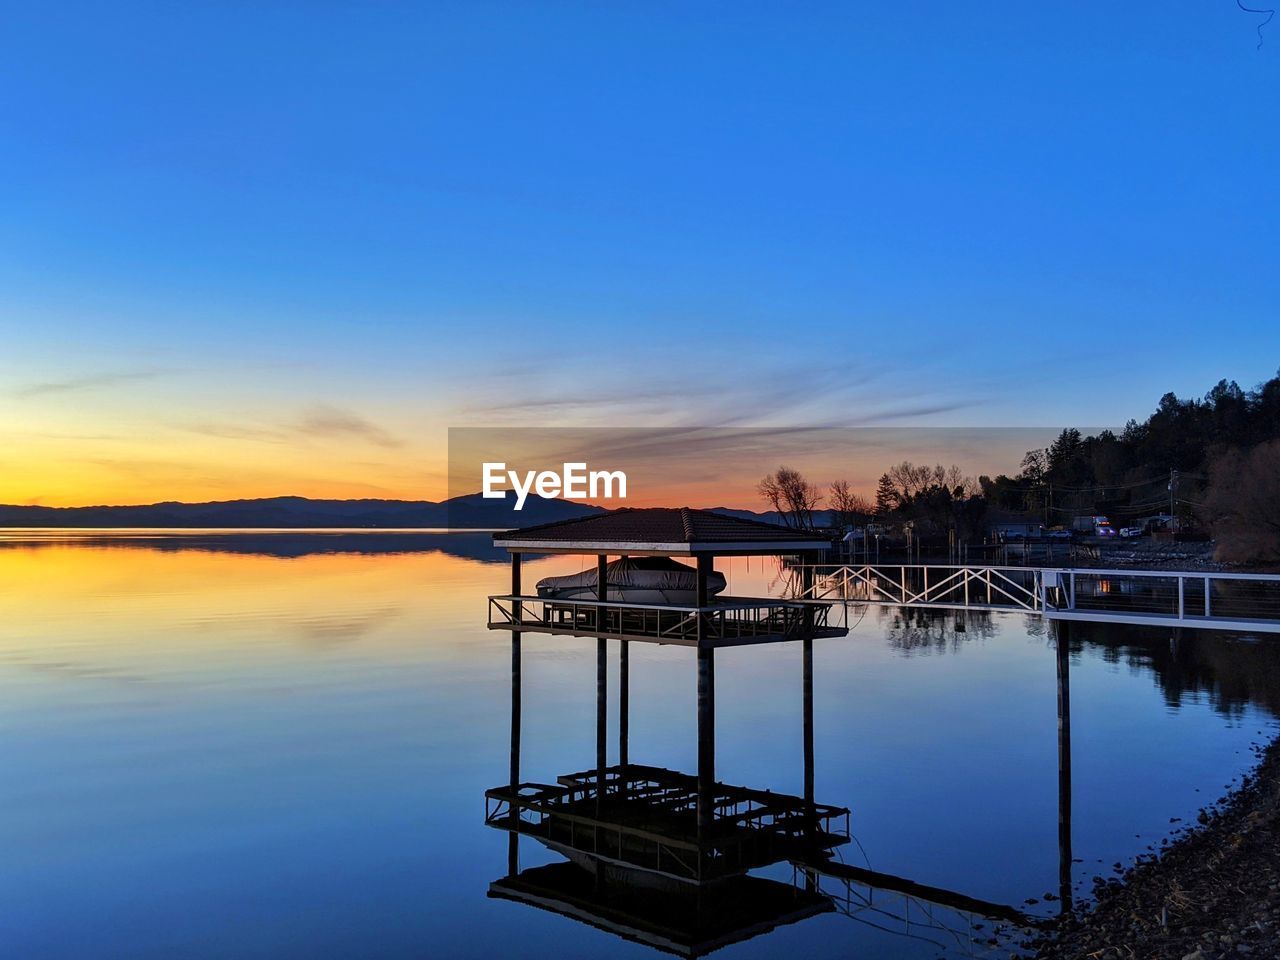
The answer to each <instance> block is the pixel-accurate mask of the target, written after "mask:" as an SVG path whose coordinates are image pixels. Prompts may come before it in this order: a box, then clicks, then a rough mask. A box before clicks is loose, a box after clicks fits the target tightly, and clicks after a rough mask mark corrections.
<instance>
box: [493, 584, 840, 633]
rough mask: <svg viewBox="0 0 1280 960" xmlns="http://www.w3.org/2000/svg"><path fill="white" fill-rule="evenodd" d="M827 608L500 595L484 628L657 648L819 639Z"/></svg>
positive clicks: (762, 600)
mask: <svg viewBox="0 0 1280 960" xmlns="http://www.w3.org/2000/svg"><path fill="white" fill-rule="evenodd" d="M827 608H828V605H827V604H817V605H815V604H812V603H803V602H799V601H797V600H782V599H776V598H770V597H728V598H724V599H722V600H718V601H716V602H715V603H710V604H707V605H706V606H703V607H698V606H686V605H681V604H665V603H631V602H627V601H617V600H608V601H602V600H558V599H548V598H544V597H537V596H517V595H505V596H493V597H489V628H490V629H491V630H520V631H529V632H533V633H563V634H571V635H574V636H605V637H624V638H636V639H642V640H651V641H654V642H658V643H682V644H694V643H697V642H699V640H701V641H702V642H706V643H734V642H751V641H755V640H761V639H764V638H770V639H800V638H802V637H804V636H806V635H812V634H814V633H815V632H816V633H819V634H820V633H823V632H825V631H827V630H828V625H827ZM699 621H701V624H699ZM839 632H841V633H843V630H840V631H839Z"/></svg>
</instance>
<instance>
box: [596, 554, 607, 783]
mask: <svg viewBox="0 0 1280 960" xmlns="http://www.w3.org/2000/svg"><path fill="white" fill-rule="evenodd" d="M608 565H609V558H608V557H607V556H605V555H604V554H601V555H600V556H599V557H598V558H597V560H596V576H597V578H598V580H597V582H596V599H598V600H601V601H604V600H608V599H609V582H608V573H607V567H608ZM606 609H607V608H605V607H597V608H596V627H597V629H599V630H601V631H603V630H604V625H605V624H604V620H605V611H606ZM608 710H609V646H608V641H607V640H605V638H604V637H597V638H596V779H597V780H598V784H597V793H598V795H603V793H604V768H605V766H606V764H607V762H608V749H607V743H606V740H607V738H608V733H609V713H608Z"/></svg>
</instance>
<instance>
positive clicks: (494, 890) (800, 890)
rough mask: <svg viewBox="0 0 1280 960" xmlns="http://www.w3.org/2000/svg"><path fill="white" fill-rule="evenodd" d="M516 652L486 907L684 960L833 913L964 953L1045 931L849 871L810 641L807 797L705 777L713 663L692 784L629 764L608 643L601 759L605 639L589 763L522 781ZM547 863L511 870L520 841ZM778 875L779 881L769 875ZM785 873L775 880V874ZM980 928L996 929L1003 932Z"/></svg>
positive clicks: (919, 888) (1064, 885)
mask: <svg viewBox="0 0 1280 960" xmlns="http://www.w3.org/2000/svg"><path fill="white" fill-rule="evenodd" d="M521 643H522V640H521V638H520V636H519V635H518V634H517V635H516V636H515V637H514V639H513V641H512V647H511V649H512V660H511V745H510V769H509V776H508V781H507V783H506V784H504V785H502V786H498V787H493V788H491V789H489V790H487V791H486V792H485V823H486V825H487V826H489V827H492V828H494V829H497V830H500V831H502V832H505V833H506V834H507V835H508V848H507V873H506V875H505V876H503V877H500V878H498V879H496V880H494V881H492V882H491V883H490V884H489V889H488V895H489V897H491V898H494V899H500V900H508V901H513V902H516V903H521V904H525V905H527V906H532V907H535V908H537V909H540V910H544V911H548V912H551V913H555V914H559V915H561V916H564V917H567V918H569V919H572V920H576V921H579V922H582V923H586V924H589V925H591V926H594V927H596V928H598V929H601V930H604V931H607V932H609V933H611V934H614V935H617V936H620V937H623V938H625V939H627V940H632V941H635V942H638V943H643V944H646V945H648V946H650V947H654V948H656V949H658V950H661V951H664V952H667V953H672V954H675V955H678V956H685V957H700V956H704V955H706V954H709V953H711V952H713V951H715V950H718V949H720V948H721V947H724V946H726V945H728V944H731V943H737V942H740V941H744V940H748V939H752V938H755V937H758V936H761V935H763V934H766V933H768V932H770V931H773V930H775V929H776V928H778V927H779V926H782V925H785V924H792V923H796V922H798V921H801V920H804V919H806V918H809V917H813V916H816V915H818V914H822V913H830V912H833V911H838V912H840V913H842V914H844V915H845V916H847V917H849V918H851V919H853V920H857V921H859V922H860V923H864V924H868V925H870V926H872V927H874V928H876V929H878V930H881V931H887V932H892V933H897V934H900V935H902V936H905V937H909V938H911V939H913V940H918V941H923V942H924V943H926V944H929V945H932V946H936V947H939V948H946V947H948V946H951V947H955V946H958V947H960V948H961V949H962V950H963V952H964V954H965V955H966V956H979V955H985V954H986V953H987V952H988V951H989V950H991V949H995V948H999V949H1002V950H1007V949H1008V947H1009V945H1010V943H1011V942H1012V940H1011V938H1012V937H1013V934H1014V932H1015V931H1022V932H1025V931H1027V930H1029V929H1031V928H1033V927H1036V926H1038V925H1039V924H1040V923H1041V922H1042V921H1040V920H1039V919H1037V918H1034V917H1031V916H1029V915H1027V914H1025V913H1023V912H1022V911H1020V910H1018V909H1016V908H1014V907H1011V906H1008V905H1005V904H999V903H991V902H988V901H984V900H981V899H979V898H976V897H971V896H968V895H966V894H964V893H961V892H957V891H954V890H947V889H943V888H940V887H933V886H928V885H925V884H921V883H918V882H916V881H914V880H910V879H907V878H905V877H900V876H895V875H893V874H888V873H882V872H877V871H874V870H871V869H870V868H869V867H866V868H863V867H858V866H855V865H853V864H849V863H846V862H845V860H844V857H843V856H842V855H841V848H843V847H845V846H846V845H847V844H849V843H850V841H851V839H852V834H851V833H850V817H851V811H850V809H849V807H846V806H839V805H835V804H830V803H822V802H818V801H817V800H816V799H815V797H814V720H813V709H814V704H813V672H814V651H813V642H812V641H802V643H801V646H802V676H803V685H802V690H803V711H802V716H803V738H802V745H801V750H800V759H801V763H802V766H803V771H804V775H803V784H804V789H803V794H802V795H792V794H787V793H782V792H777V791H774V790H772V789H768V788H765V787H749V786H739V785H733V784H727V783H723V782H721V781H719V780H716V779H715V776H714V770H715V746H716V741H715V706H714V705H715V670H714V664H715V659H714V658H715V655H716V651H715V650H713V649H709V648H708V649H699V650H697V652H696V657H697V685H698V698H697V724H696V737H697V756H698V771H697V773H696V774H691V773H684V772H681V771H677V770H671V769H667V768H664V767H657V766H650V765H644V764H638V763H631V762H629V761H628V759H627V757H628V748H629V744H628V743H627V738H628V734H627V730H628V717H627V714H628V712H629V709H630V691H629V682H628V670H627V667H626V665H625V663H626V658H627V647H628V644H627V642H626V641H622V642H620V650H621V657H622V659H623V666H622V669H621V670H620V672H619V676H620V691H619V692H620V710H619V714H620V715H619V719H620V723H619V744H618V748H619V755H620V762H619V763H617V764H608V763H607V762H606V753H607V745H606V743H605V737H606V730H607V723H606V719H607V710H608V696H607V679H606V677H607V672H606V670H605V662H606V657H607V644H606V641H603V640H601V641H598V647H597V657H598V661H597V662H598V665H599V669H598V671H597V690H596V694H597V695H596V735H597V745H596V764H595V765H594V766H592V767H589V768H587V769H583V770H578V771H573V772H569V773H563V774H560V775H558V776H557V777H556V778H555V782H554V783H546V782H540V781H532V780H522V779H521V724H522V717H521V687H522V677H521V671H522V664H521ZM1058 648H1059V651H1060V652H1059V674H1058V677H1059V685H1058V690H1059V699H1058V710H1059V727H1058V729H1059V742H1058V750H1059V752H1058V757H1059V791H1060V796H1059V810H1058V814H1059V815H1058V838H1059V858H1060V871H1059V875H1060V887H1061V889H1060V900H1061V904H1062V908H1063V909H1068V908H1069V907H1070V904H1071V893H1072V891H1071V879H1072V859H1071V751H1070V694H1069V687H1068V685H1067V682H1068V670H1067V666H1068V659H1067V648H1068V644H1067V642H1066V637H1065V636H1064V637H1063V638H1062V642H1060V643H1059V645H1058ZM521 840H529V841H532V842H536V843H537V844H539V845H541V847H543V848H544V849H545V850H547V851H550V852H552V853H554V854H555V855H557V856H558V857H559V858H561V859H558V860H555V861H553V862H550V863H538V864H535V865H533V866H529V867H525V868H523V869H522V867H521V855H520V842H521ZM777 866H789V867H790V878H789V879H785V878H779V877H778V876H777V875H776V874H775V875H772V876H771V875H768V873H769V871H768V869H767V868H770V867H777ZM784 872H785V871H784ZM980 920H986V921H991V920H994V921H997V923H998V924H1000V925H1002V926H997V927H996V928H995V930H996V931H998V932H999V935H996V936H993V934H992V932H991V931H988V930H985V926H986V925H985V924H984V923H982V922H979V921H980Z"/></svg>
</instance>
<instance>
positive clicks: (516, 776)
mask: <svg viewBox="0 0 1280 960" xmlns="http://www.w3.org/2000/svg"><path fill="white" fill-rule="evenodd" d="M511 594H512V596H516V597H518V596H520V554H518V553H513V554H512V555H511ZM512 606H513V609H514V610H515V614H516V622H517V623H518V622H519V620H520V603H519V602H518V601H517V602H516V603H514V604H513V605H512ZM510 781H511V782H510V785H511V789H512V792H513V793H514V792H515V789H516V787H517V786H518V785H519V783H520V631H519V630H513V631H512V632H511V777H510ZM509 813H510V816H511V818H512V820H515V819H517V818H518V816H519V811H517V810H514V809H513V810H511V811H509ZM512 826H513V827H514V826H515V824H514V823H513V824H512ZM519 872H520V834H519V832H517V831H516V830H512V831H511V832H510V833H508V834H507V874H508V876H512V877H514V876H515V875H516V874H517V873H519Z"/></svg>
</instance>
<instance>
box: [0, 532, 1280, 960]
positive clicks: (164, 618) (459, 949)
mask: <svg viewBox="0 0 1280 960" xmlns="http://www.w3.org/2000/svg"><path fill="white" fill-rule="evenodd" d="M499 560H500V555H499V554H497V553H495V552H494V551H493V550H492V548H491V547H490V546H489V545H488V537H487V535H483V534H453V535H418V534H387V535H369V536H365V535H357V534H342V535H319V534H301V533H297V532H293V533H289V534H280V535H271V534H258V535H253V536H228V535H225V534H218V533H208V534H197V533H188V534H184V535H183V536H166V537H159V538H157V537H154V536H152V535H146V534H137V533H135V534H127V535H126V534H121V533H113V534H111V535H109V536H105V537H93V536H85V535H82V534H69V533H65V532H61V533H60V532H52V531H43V532H39V533H34V534H23V533H16V532H12V531H9V532H0V582H2V583H3V584H4V586H3V589H2V590H0V730H2V731H3V736H2V737H0V769H2V770H3V771H4V776H3V778H2V779H0V850H3V859H2V860H0V955H3V956H6V957H8V956H12V957H21V958H25V960H39V958H85V957H113V958H114V957H129V958H162V957H163V958H173V957H183V958H204V957H273V958H279V957H306V958H317V957H375V956H376V957H426V956H432V957H435V956H440V957H492V956H499V955H500V956H505V957H551V956H554V957H557V958H569V957H584V958H585V957H599V956H601V955H608V956H611V957H654V956H658V955H659V954H657V953H655V949H654V948H653V947H652V946H649V945H646V944H645V943H643V942H639V941H640V939H643V938H642V937H638V936H637V934H636V931H635V930H634V929H631V930H630V932H629V933H627V931H626V930H625V929H622V928H625V927H626V925H625V924H622V923H620V922H618V910H619V909H620V908H619V906H618V904H617V903H616V902H614V903H613V904H612V907H611V909H612V910H613V912H612V913H609V914H607V918H606V919H609V922H602V916H605V914H601V915H600V916H592V915H589V914H591V911H590V910H586V909H583V908H582V905H581V903H579V907H578V915H577V916H568V915H566V913H567V912H571V911H566V910H565V909H563V905H561V906H560V908H559V909H552V908H550V905H548V904H542V905H535V904H531V903H529V902H513V901H512V900H510V899H503V898H500V897H492V896H490V895H489V891H490V885H491V884H493V883H494V882H495V881H500V880H501V879H502V878H504V877H506V876H507V874H508V870H509V866H510V865H509V862H508V835H507V834H506V833H505V832H503V831H501V830H497V829H494V828H493V827H491V826H486V824H485V810H486V804H485V791H486V790H488V789H489V788H492V787H495V786H500V785H502V784H505V783H506V782H507V779H508V768H509V760H510V747H511V743H510V736H511V716H510V710H511V689H512V683H511V644H510V637H509V635H508V634H506V633H503V632H501V631H490V630H488V629H486V626H485V619H486V603H485V597H486V595H488V594H495V593H505V592H507V590H508V587H509V572H508V569H507V567H506V566H505V565H504V564H503V563H501V562H495V561H499ZM587 562H590V561H587ZM582 566H583V560H582V559H580V558H576V557H567V558H566V557H561V558H547V559H543V560H536V561H531V562H527V563H526V567H525V574H524V575H525V580H526V583H528V584H530V585H531V584H532V583H533V582H534V581H536V580H537V579H538V578H540V577H542V576H547V575H552V574H560V573H566V572H572V571H576V570H579V569H581V568H582ZM718 566H719V569H720V570H721V571H722V572H724V573H725V574H726V576H727V577H728V578H729V581H730V590H729V592H731V593H738V594H754V595H762V594H764V593H767V592H769V591H774V592H776V591H778V590H779V589H780V588H781V579H780V577H779V570H778V565H777V562H776V561H771V560H763V561H762V560H760V559H753V560H750V561H747V560H743V559H734V560H732V561H720V562H719V564H718ZM833 613H838V614H839V616H843V615H844V614H845V611H843V610H840V609H839V608H837V611H834V612H833ZM848 616H849V622H850V623H851V625H852V630H851V632H850V633H849V635H848V636H847V637H845V638H840V639H829V640H820V641H817V642H815V643H814V647H813V656H814V681H813V729H814V780H815V784H814V793H815V797H816V800H818V801H820V802H822V803H826V804H833V805H836V806H842V807H847V808H848V809H849V811H850V816H849V828H850V831H851V833H852V835H853V837H854V838H855V839H854V840H853V841H851V842H850V843H848V844H845V845H843V846H841V847H840V848H839V857H840V858H842V859H843V861H844V862H846V863H848V864H853V865H857V866H861V867H867V868H869V869H872V870H875V871H879V872H882V873H886V874H893V875H895V876H897V877H902V878H909V879H911V880H913V881H916V882H918V883H921V884H928V885H930V886H933V887H940V888H945V889H946V890H950V891H955V892H957V893H960V894H963V895H965V896H969V897H973V898H978V899H981V900H985V901H992V902H995V903H999V904H1009V905H1013V906H1017V907H1019V908H1020V909H1023V910H1025V911H1026V912H1028V913H1031V914H1036V915H1045V914H1048V913H1051V912H1053V911H1054V910H1055V909H1057V904H1056V902H1055V901H1054V900H1053V899H1048V900H1046V899H1045V894H1046V893H1048V894H1050V895H1051V897H1052V896H1053V895H1055V894H1056V893H1057V892H1058V889H1059V887H1058V879H1059V868H1060V848H1059V829H1058V800H1059V768H1058V729H1057V708H1056V696H1057V686H1056V679H1055V675H1056V670H1055V666H1056V658H1055V645H1054V639H1053V636H1052V634H1051V631H1050V630H1049V628H1047V627H1046V626H1045V625H1044V624H1043V623H1041V622H1040V621H1038V620H1036V619H1034V618H1028V617H1024V616H1021V615H1015V614H998V615H989V616H981V615H976V614H967V615H965V616H964V617H961V618H957V617H956V616H955V615H954V614H950V613H948V614H945V615H944V614H936V615H921V614H919V613H913V614H912V615H911V616H910V617H909V618H904V616H903V615H902V614H900V613H895V612H892V611H887V610H878V609H866V608H860V607H851V608H850V609H849V611H848ZM617 646H618V645H617V643H616V642H611V643H610V661H609V665H610V671H611V672H610V687H611V696H613V691H615V690H616V683H617V663H618V660H617ZM1069 652H1070V676H1071V759H1072V771H1071V778H1072V791H1071V793H1072V797H1073V803H1072V816H1071V843H1072V849H1071V857H1070V859H1071V860H1073V861H1075V862H1074V863H1073V864H1072V865H1071V878H1072V883H1073V885H1074V886H1075V887H1076V890H1077V894H1078V895H1081V896H1086V895H1087V894H1088V891H1089V889H1090V886H1091V883H1092V878H1093V877H1094V876H1095V875H1101V876H1113V875H1114V874H1115V870H1114V865H1115V864H1117V863H1119V864H1127V863H1128V862H1130V861H1131V860H1132V858H1134V857H1135V856H1138V855H1140V854H1144V853H1146V852H1149V851H1150V850H1151V849H1152V848H1153V847H1154V848H1158V847H1159V845H1160V843H1161V842H1162V840H1164V839H1165V838H1167V837H1169V836H1171V834H1172V833H1173V831H1175V830H1177V829H1180V828H1182V827H1184V826H1185V825H1186V824H1188V823H1193V822H1194V819H1195V816H1196V813H1197V811H1198V809H1199V808H1200V807H1202V806H1203V805H1205V804H1206V803H1208V802H1210V801H1212V800H1214V799H1216V798H1218V797H1219V796H1220V795H1221V794H1222V793H1223V792H1224V789H1225V788H1227V787H1228V786H1229V785H1231V784H1232V783H1233V782H1236V781H1237V780H1238V778H1239V777H1240V776H1241V775H1242V774H1244V773H1245V772H1246V771H1247V770H1248V769H1249V768H1250V766H1251V765H1252V761H1253V752H1252V747H1253V746H1254V745H1255V744H1257V743H1259V742H1262V741H1264V740H1266V739H1269V738H1270V737H1272V736H1273V735H1274V734H1275V731H1276V720H1275V713H1274V711H1275V709H1276V708H1277V707H1280V655H1278V654H1277V647H1276V645H1275V641H1259V640H1256V639H1253V638H1248V637H1232V636H1226V635H1214V634H1197V633H1196V632H1195V631H1187V632H1186V633H1185V634H1184V635H1183V636H1182V637H1181V638H1177V639H1175V638H1174V637H1171V636H1170V633H1169V631H1159V630H1150V629H1147V630H1140V629H1135V628H1117V627H1099V626H1093V627H1091V628H1089V629H1086V628H1085V626H1084V625H1078V626H1076V627H1075V628H1073V632H1072V634H1071V642H1070V647H1069ZM716 657H717V659H716V774H717V777H718V779H720V780H722V781H724V782H726V783H731V784H736V785H741V786H745V787H750V788H753V789H758V790H770V791H774V792H777V793H781V794H800V793H801V792H802V790H803V777H804V764H803V750H802V732H803V731H802V727H803V717H802V710H803V699H804V698H803V696H802V682H801V681H802V674H801V651H800V647H799V645H798V644H775V645H769V646H760V647H741V648H733V649H726V650H721V651H718V652H717V655H716ZM595 681H596V644H595V641H594V640H588V639H575V638H565V637H546V636H537V635H526V637H525V639H524V641H523V655H522V677H521V734H520V737H521V754H520V766H521V776H522V779H525V780H532V781H538V782H542V783H551V782H554V781H555V780H556V778H557V777H559V776H562V775H565V774H568V773H572V772H575V771H582V770H586V769H588V768H590V767H591V766H592V765H593V763H594V760H595V745H596V712H595V707H596V687H595ZM694 719H695V670H694V654H693V651H691V650H688V649H685V648H679V647H666V646H656V645H649V644H640V643H632V644H631V645H630V723H629V727H630V740H629V753H630V760H631V761H632V762H633V763H642V764H649V765H653V766H656V767H665V768H669V769H671V770H676V771H684V772H688V773H692V772H694V771H696V769H697V747H698V744H697V742H696V736H695V729H694ZM616 740H617V714H616V697H614V699H613V700H611V702H610V715H609V745H610V755H609V759H610V762H616V759H617V742H616ZM518 860H519V862H518V865H517V868H518V869H519V870H521V871H524V870H529V869H531V868H535V867H538V866H541V865H548V864H554V863H560V862H562V860H563V858H562V857H560V856H559V855H558V854H557V853H555V852H554V851H552V850H550V849H548V848H547V847H546V846H544V845H543V844H541V843H539V842H538V841H537V840H536V839H534V838H529V837H525V838H522V839H521V841H520V845H519V851H518ZM758 873H759V876H761V877H762V878H764V879H768V880H773V881H775V882H776V885H787V886H788V888H791V887H799V888H802V887H803V886H804V880H803V877H799V878H797V876H796V874H795V872H794V871H793V870H792V868H791V866H790V865H789V864H787V863H785V862H784V863H779V864H776V865H774V866H770V867H765V868H763V869H761V870H760V871H758ZM777 889H781V887H780V886H778V887H777ZM821 889H822V891H824V892H825V893H829V894H831V895H832V896H833V900H832V905H833V906H838V907H839V909H831V910H828V911H827V912H820V913H816V914H815V915H813V916H808V917H806V918H804V919H795V922H786V923H781V924H780V925H778V926H776V928H774V929H767V927H768V926H771V924H764V925H763V926H764V928H762V929H758V930H746V931H745V933H746V934H747V936H746V937H745V939H740V940H739V941H738V942H734V943H731V944H729V945H727V946H725V947H724V948H723V950H722V951H720V952H719V953H717V956H723V957H726V958H748V957H774V956H779V955H788V954H789V955H793V956H801V955H803V956H806V957H847V956H858V957H863V958H866V957H873V958H874V957H935V956H938V955H939V952H940V945H941V946H943V947H945V948H946V952H947V953H948V954H952V955H963V950H961V949H960V948H959V947H958V946H957V943H958V941H956V940H955V939H954V938H953V933H954V929H955V927H956V924H957V922H960V921H961V920H963V922H965V923H967V922H969V921H968V919H965V918H963V917H962V915H961V914H958V913H954V912H951V911H947V910H946V909H945V908H944V909H942V910H941V913H940V914H939V916H940V917H941V919H940V920H937V922H933V921H930V920H929V918H928V916H927V915H926V914H924V913H923V912H922V909H923V908H922V906H921V904H920V903H919V902H917V901H906V900H904V899H903V897H902V896H900V895H898V894H895V893H893V892H890V891H879V892H875V893H874V895H873V896H870V898H869V899H868V891H867V890H866V889H861V888H860V889H857V890H853V891H850V890H848V889H840V888H839V885H838V884H836V883H834V882H831V881H829V880H824V881H823V882H822V884H821ZM837 895H838V896H837ZM846 895H849V896H851V897H853V899H852V900H847V901H845V902H841V903H837V902H836V901H837V900H839V899H840V897H844V896H846ZM582 896H583V897H585V898H586V899H588V900H589V899H590V898H591V896H592V894H591V891H589V890H588V891H586V893H584V894H582ZM1029 900H1034V901H1036V902H1035V903H1028V902H1027V901H1029ZM904 912H905V915H906V916H905V921H906V922H904V916H903V915H904ZM610 918H611V919H610ZM793 919H794V918H793ZM977 922H983V923H985V926H984V927H983V928H982V929H989V927H990V923H989V922H985V921H977ZM610 926H612V929H609V927H610ZM623 934H625V935H623ZM731 939H732V938H731ZM980 939H981V937H980ZM1007 952H1008V951H1007V949H1006V950H1005V955H1007Z"/></svg>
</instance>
